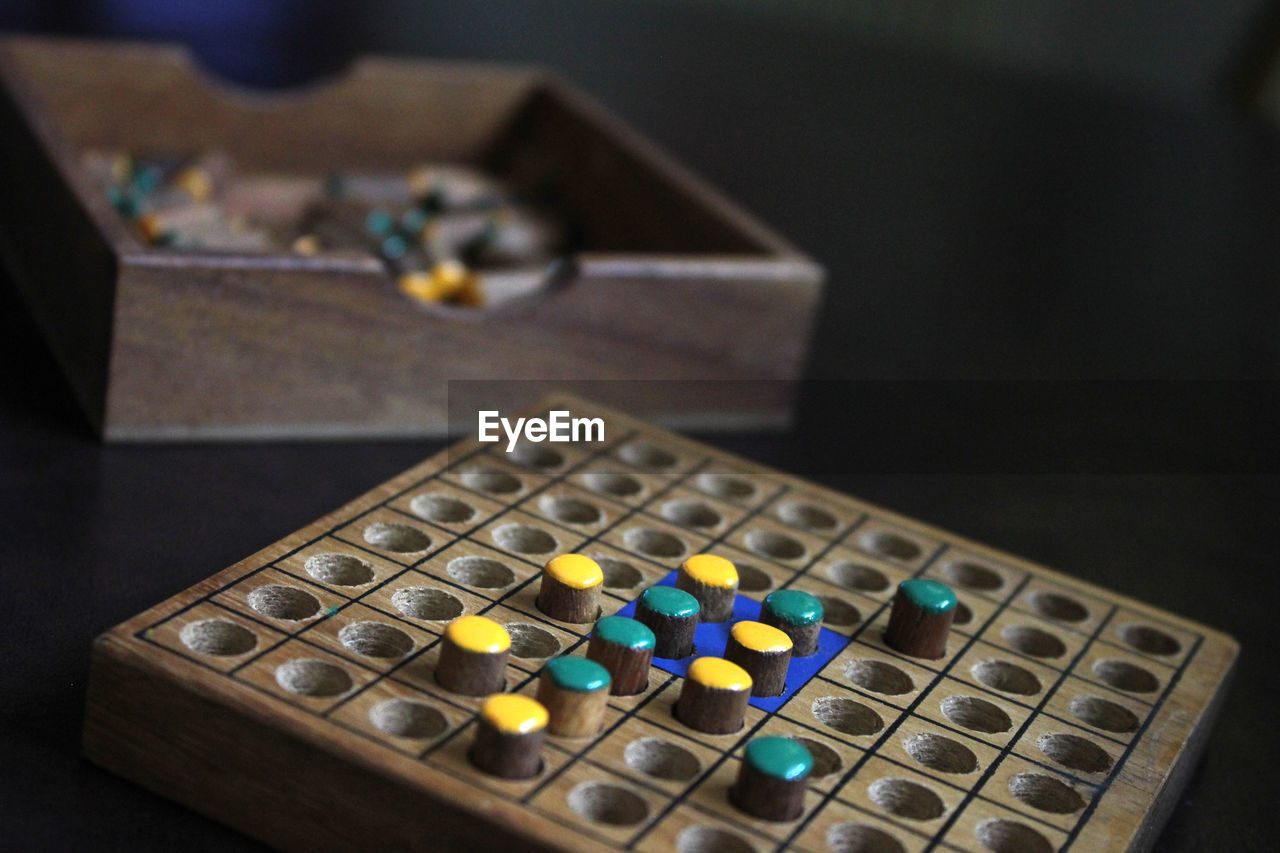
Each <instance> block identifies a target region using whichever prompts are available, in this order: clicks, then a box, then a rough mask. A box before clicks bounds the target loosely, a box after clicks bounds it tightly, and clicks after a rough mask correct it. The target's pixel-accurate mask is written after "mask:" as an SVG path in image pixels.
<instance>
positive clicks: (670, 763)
mask: <svg viewBox="0 0 1280 853" xmlns="http://www.w3.org/2000/svg"><path fill="white" fill-rule="evenodd" d="M622 757H623V760H624V761H626V762H627V766H628V767H630V768H631V769H632V770H639V771H640V772H641V773H644V774H645V775H648V776H652V777H654V778H655V779H669V780H671V781H673V782H687V781H689V780H690V779H692V778H693V777H695V776H697V775H698V774H699V773H701V772H702V762H701V761H699V760H698V756H696V755H694V754H693V753H692V752H690V751H689V750H687V749H685V748H684V747H682V746H678V745H676V744H674V743H672V742H671V741H668V740H663V739H662V738H656V737H645V738H639V739H638V740H633V741H631V743H629V744H627V746H626V749H624V750H623V751H622Z"/></svg>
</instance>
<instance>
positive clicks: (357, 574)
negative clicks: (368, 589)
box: [302, 554, 373, 586]
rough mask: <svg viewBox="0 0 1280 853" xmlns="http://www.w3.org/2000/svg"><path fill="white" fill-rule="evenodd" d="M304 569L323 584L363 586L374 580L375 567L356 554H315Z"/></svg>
mask: <svg viewBox="0 0 1280 853" xmlns="http://www.w3.org/2000/svg"><path fill="white" fill-rule="evenodd" d="M302 568H303V569H305V570H306V572H307V574H309V575H311V577H313V578H315V579H316V580H318V581H320V582H321V583H330V584H333V585H334V586H363V585H364V584H367V583H369V582H370V581H372V580H373V566H371V565H370V564H369V563H367V562H366V561H364V560H362V559H360V558H359V557H357V556H355V555H354V554H313V555H312V556H310V557H308V558H307V560H306V562H305V563H303V564H302Z"/></svg>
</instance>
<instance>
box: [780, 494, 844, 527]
mask: <svg viewBox="0 0 1280 853" xmlns="http://www.w3.org/2000/svg"><path fill="white" fill-rule="evenodd" d="M777 516H778V518H779V519H781V520H782V521H784V522H786V523H787V524H790V525H791V526H792V527H799V528H800V529H802V530H814V531H819V532H822V531H829V530H834V529H835V527H836V525H837V524H838V523H839V522H838V521H837V520H836V517H835V516H834V515H832V514H831V513H829V512H827V511H826V510H825V509H823V508H822V507H819V506H814V505H813V504H809V503H803V502H801V501H787V502H786V503H784V504H779V505H778V509H777Z"/></svg>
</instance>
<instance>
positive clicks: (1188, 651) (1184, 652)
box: [139, 458, 1203, 848]
mask: <svg viewBox="0 0 1280 853" xmlns="http://www.w3.org/2000/svg"><path fill="white" fill-rule="evenodd" d="M590 461H591V458H588V459H587V460H584V461H583V462H582V463H581V465H580V466H579V467H581V466H585V465H586V464H588V463H589V462H590ZM460 464H461V462H457V463H454V465H453V466H451V467H456V466H457V465H460ZM704 464H705V463H704ZM568 473H569V471H565V472H563V473H562V474H561V477H560V478H561V479H562V478H563V477H564V476H566V475H567V474H568ZM692 473H694V472H693V471H691V470H686V471H685V472H684V475H683V476H684V477H688V476H690V475H691V474H692ZM441 474H443V471H437V472H435V473H434V474H432V475H428V476H426V477H424V478H423V479H422V480H419V481H417V482H415V483H414V484H412V485H411V486H410V487H409V488H408V489H405V490H402V492H401V493H399V496H403V495H404V494H405V493H407V492H409V491H413V490H415V489H421V488H422V487H423V486H424V485H425V484H426V483H428V482H429V481H431V480H432V479H434V478H436V477H439V476H440V475H441ZM753 477H754V475H753ZM756 479H758V478H756ZM783 491H785V487H784V489H783ZM477 494H481V496H482V497H483V494H482V493H477ZM657 497H658V495H656V494H655V495H651V496H650V498H649V500H648V501H646V502H645V504H644V505H647V504H651V503H652V502H653V501H654V500H656V499H657ZM777 499H778V495H775V496H773V497H772V498H770V499H769V501H768V503H770V504H772V503H773V502H774V501H776V500H777ZM389 500H390V499H388V501H389ZM388 501H384V502H382V503H380V504H378V505H376V506H373V507H370V508H368V509H366V510H365V511H363V512H362V513H360V514H359V516H357V518H358V517H360V516H365V515H368V514H369V513H371V512H372V511H374V510H376V509H379V508H385V505H386V503H387V502H388ZM764 505H765V504H760V505H759V506H758V507H757V509H756V511H757V512H758V511H759V509H760V507H763V506H764ZM642 506H643V505H642ZM753 514H754V513H753ZM413 517H414V518H415V519H417V520H419V521H422V522H423V523H426V524H431V522H430V521H429V520H425V519H419V518H418V517H417V516H413ZM867 517H869V516H864V518H863V519H860V520H859V522H857V523H855V525H854V526H857V524H858V523H861V521H863V520H865V518H867ZM744 520H745V518H744ZM339 526H341V525H339ZM335 530H336V528H335ZM332 532H333V531H328V533H330V534H332ZM847 533H848V532H847V531H846V536H847ZM321 535H322V536H323V535H324V534H321ZM459 538H462V537H459ZM314 541H315V540H311V542H309V543H306V544H312V543H313V542H314ZM837 541H838V540H833V541H832V542H831V543H829V544H828V546H827V547H825V548H823V549H822V553H823V554H825V553H826V551H828V550H829V549H830V547H833V546H834V545H835V544H836V542H837ZM350 544H352V545H354V547H357V548H360V549H361V550H363V551H367V552H369V553H372V554H374V555H375V556H381V555H380V554H379V553H378V552H376V551H371V550H370V549H367V548H363V546H361V545H359V544H356V543H350ZM433 544H434V543H433ZM447 544H448V542H446V543H445V545H442V548H443V547H447ZM286 556H287V555H286ZM821 556H822V554H818V555H815V556H814V557H813V559H812V560H809V561H808V564H807V565H806V566H805V567H803V568H801V569H800V570H797V571H796V572H795V573H794V574H793V575H792V577H790V578H787V579H786V581H785V582H784V583H783V584H781V585H780V588H782V587H785V586H789V585H790V584H792V583H793V582H794V581H795V580H796V579H798V578H800V577H806V576H809V575H808V572H809V570H810V569H811V568H813V566H814V565H815V564H816V562H817V561H818V560H819V559H820V558H821ZM936 556H937V554H935V555H934V557H935V558H936ZM280 559H283V558H277V560H276V562H279V560H280ZM425 559H426V558H425V557H424V558H423V560H425ZM932 559H933V558H931V559H930V560H929V561H927V562H926V563H925V564H924V566H922V568H921V570H923V568H925V567H927V566H929V565H930V564H931V563H932ZM271 566H272V564H270V563H269V564H264V565H263V566H260V567H259V568H258V569H255V570H252V571H250V572H247V573H245V574H243V575H241V576H239V577H238V578H236V579H235V580H234V581H232V582H230V583H228V584H226V585H224V587H221V588H219V589H217V590H214V591H212V592H210V593H208V594H206V595H205V596H203V597H201V598H200V599H197V600H196V601H193V602H191V603H189V604H188V605H186V606H185V607H183V608H182V609H181V610H179V611H177V612H175V613H172V614H168V615H167V616H166V617H165V618H164V619H163V620H161V621H160V622H157V623H156V624H155V625H152V626H149V627H148V628H146V629H143V630H142V631H140V632H139V638H140V639H143V640H144V641H147V642H152V643H153V644H154V640H153V639H152V638H151V637H150V636H148V635H147V632H148V631H150V630H152V629H154V628H155V627H158V626H159V625H160V624H162V623H163V622H165V621H171V620H174V619H176V618H178V617H179V616H181V615H182V614H183V613H184V612H186V611H188V610H191V609H192V608H193V607H195V606H197V605H200V604H211V605H212V606H215V607H219V606H221V605H219V604H218V603H216V602H213V601H212V600H211V599H212V598H213V597H214V595H216V594H217V593H218V592H221V591H223V590H225V589H226V588H227V587H229V586H231V585H234V584H237V583H241V582H243V581H245V580H247V579H248V578H249V577H251V576H253V575H256V574H258V573H259V572H261V571H263V570H264V569H267V568H270V567H271ZM407 571H408V568H407V567H406V569H405V571H402V572H400V573H398V574H396V575H393V576H391V577H387V578H385V579H383V580H382V581H381V582H380V583H379V584H378V586H382V585H385V584H387V583H390V582H391V581H392V580H394V579H395V578H398V577H400V576H401V575H403V574H404V573H405V572H407ZM285 574H288V575H290V576H291V577H295V578H296V579H297V580H298V581H300V582H303V583H309V582H310V583H312V584H313V585H314V582H313V581H308V579H306V578H302V577H298V576H297V575H294V574H293V573H290V572H285ZM430 577H431V578H432V579H433V580H435V581H442V582H445V583H448V579H445V578H438V577H436V576H434V575H431V576H430ZM818 580H823V579H822V578H818ZM833 586H836V588H837V589H840V590H842V592H844V593H853V594H857V592H856V591H853V590H849V589H847V588H845V587H841V586H838V585H834V584H833ZM326 588H327V587H326ZM462 589H464V590H466V589H467V588H465V587H462ZM1073 592H1074V591H1073ZM344 606H345V605H344ZM884 606H885V605H884V604H881V605H880V609H881V610H883V608H884ZM1114 609H1115V608H1114V606H1113V610H1114ZM232 612H234V613H235V616H236V617H239V618H245V619H248V620H250V621H251V622H255V623H257V624H258V625H259V626H261V627H265V628H267V629H269V630H279V628H278V626H275V625H271V624H269V623H268V622H266V621H264V620H261V619H257V618H255V617H254V616H250V615H248V614H244V613H241V612H239V611H232ZM1025 612H1027V613H1028V614H1029V615H1032V616H1038V615H1039V614H1035V613H1032V612H1031V611H1029V610H1028V611H1025ZM387 615H388V616H391V617H392V618H393V619H399V617H398V616H396V615H395V614H387ZM530 615H532V614H530ZM1111 615H1113V614H1108V619H1109V618H1110V616H1111ZM1137 615H1138V616H1139V621H1141V622H1144V623H1147V624H1161V622H1162V620H1159V619H1156V618H1153V617H1151V616H1149V615H1148V614H1145V613H1139V614H1137ZM534 618H537V617H536V616H535V617H534ZM874 619H875V615H873V616H871V617H869V618H867V619H864V620H863V622H862V624H861V625H860V627H859V629H858V630H859V631H861V630H863V629H864V628H865V627H866V626H867V625H869V624H871V623H872V622H873V621H874ZM401 621H403V620H401ZM988 621H990V620H988ZM409 624H414V623H409ZM1103 624H1105V622H1104V623H1100V624H1099V625H1098V627H1097V628H1096V629H1095V631H1094V636H1093V637H1092V638H1091V640H1090V643H1092V642H1093V641H1094V640H1096V639H1097V633H1098V632H1099V631H1100V630H1101V628H1102V625H1103ZM1055 625H1057V623H1055ZM310 627H311V626H310V625H307V626H304V627H303V628H301V629H300V630H299V631H298V634H303V633H305V632H306V631H307V630H308V629H309V628H310ZM1058 627H1062V628H1066V629H1067V630H1073V629H1072V628H1071V626H1067V625H1058ZM1162 627H1171V626H1167V625H1162ZM985 628H986V625H984V626H983V628H982V629H979V631H978V633H977V634H975V638H976V637H977V636H978V635H980V634H981V633H982V631H983V630H985ZM1174 630H1175V631H1177V632H1178V633H1180V634H1182V635H1184V636H1185V635H1186V633H1187V632H1186V631H1185V630H1183V629H1180V628H1175V629H1174ZM856 636H857V634H856V633H855V637H856ZM289 639H290V637H289V636H285V637H284V638H283V639H282V640H281V641H280V642H279V643H276V644H275V645H274V646H272V647H271V648H268V649H266V650H264V651H263V652H262V653H261V654H259V655H258V656H257V657H259V658H261V657H265V656H266V655H267V654H268V653H270V651H271V650H272V649H273V648H275V647H278V646H282V645H283V644H284V643H286V642H288V641H289ZM302 642H303V643H305V644H306V645H308V646H310V645H312V644H311V643H310V642H309V641H307V640H306V639H302ZM580 642H581V641H580ZM970 642H971V643H972V639H971V640H970ZM983 642H985V641H983ZM1102 642H1103V643H1105V644H1106V645H1114V644H1112V643H1110V642H1108V641H1105V640H1104V641H1102ZM1202 642H1203V637H1202V636H1201V635H1199V634H1196V635H1195V639H1194V640H1193V642H1192V644H1191V646H1190V648H1188V646H1187V644H1186V643H1185V642H1183V643H1182V648H1181V652H1180V654H1181V656H1182V660H1181V662H1180V664H1179V665H1178V666H1177V667H1176V671H1175V672H1174V675H1173V676H1172V677H1171V678H1169V679H1167V680H1165V681H1164V682H1163V683H1162V687H1163V690H1162V691H1161V695H1160V697H1159V699H1158V700H1157V708H1153V710H1152V712H1151V713H1150V714H1148V716H1147V717H1146V719H1145V720H1143V722H1142V724H1141V727H1140V729H1139V732H1138V733H1136V734H1135V735H1134V737H1133V738H1132V739H1131V741H1130V743H1129V745H1128V746H1127V747H1125V750H1124V752H1123V754H1122V755H1121V757H1120V758H1118V759H1117V760H1116V761H1115V763H1114V765H1113V767H1112V769H1111V772H1110V774H1109V776H1108V779H1109V778H1111V776H1112V775H1114V774H1115V773H1117V772H1119V770H1120V768H1121V767H1122V766H1123V764H1124V761H1125V760H1126V759H1127V757H1128V755H1129V754H1130V753H1131V752H1132V749H1133V746H1134V745H1135V744H1136V743H1137V742H1138V741H1139V740H1140V736H1141V733H1142V731H1144V730H1145V728H1146V727H1147V726H1148V725H1149V724H1150V722H1151V719H1152V717H1153V716H1154V714H1155V711H1156V710H1157V709H1158V706H1159V705H1160V704H1162V703H1163V701H1164V699H1165V698H1167V696H1168V695H1169V693H1170V692H1171V691H1172V690H1173V688H1174V687H1175V686H1176V683H1177V681H1178V679H1179V678H1180V676H1181V674H1182V672H1183V671H1184V670H1185V668H1186V666H1187V665H1188V664H1189V663H1190V661H1191V660H1192V658H1193V657H1194V655H1195V653H1196V652H1197V651H1198V650H1199V647H1200V645H1201V643H1202ZM161 647H163V648H166V650H168V651H173V652H174V653H177V654H179V655H181V656H183V657H185V658H187V659H189V660H192V661H194V662H196V663H197V664H198V665H201V666H205V667H207V666H208V663H207V662H206V661H204V660H200V659H197V658H194V657H192V656H191V655H188V654H185V653H183V652H180V651H177V650H176V649H170V648H168V647H166V646H161ZM575 647H576V644H575ZM1117 648H1122V649H1128V650H1129V651H1130V652H1131V653H1132V654H1136V655H1142V654H1143V653H1142V652H1141V651H1140V650H1133V649H1129V647H1127V646H1125V647H1119V646H1117ZM1003 650H1004V649H1003V648H1002V651H1003ZM424 651H425V648H424V649H419V650H417V651H416V652H415V653H414V654H413V655H411V656H409V657H416V656H417V655H420V654H422V653H423V652H424ZM565 651H566V652H567V651H571V649H569V650H565ZM1010 653H1012V654H1016V652H1012V651H1011V652H1010ZM1147 657H1151V656H1150V655H1147ZM1155 660H1156V661H1157V662H1159V661H1160V659H1159V658H1155ZM378 680H380V679H374V681H378ZM531 680H532V679H527V680H526V682H525V683H526V684H528V683H529V682H530V681H531ZM672 680H675V677H674V676H673V677H672ZM840 686H841V687H843V688H845V689H856V688H851V687H850V686H849V685H846V684H841V685H840ZM1098 687H1099V688H1100V689H1102V690H1110V689H1111V688H1110V687H1109V686H1108V685H1098ZM517 689H518V688H517ZM359 692H360V691H358V690H357V691H355V693H359ZM1046 694H1048V691H1046ZM354 695H355V694H354V693H353V694H352V695H351V696H347V697H344V698H343V700H342V701H343V703H345V702H347V701H349V700H350V699H352V698H354ZM997 695H1000V694H997ZM1123 695H1125V696H1126V697H1127V698H1133V697H1131V696H1129V695H1128V694H1123ZM433 698H436V697H434V696H433ZM1000 698H1002V699H1006V700H1007V697H1004V696H1003V695H1000ZM1046 698H1048V697H1047V695H1046ZM445 701H447V700H445ZM634 711H635V709H633V710H632V712H630V713H629V714H628V715H626V716H624V717H623V718H621V720H620V721H619V722H621V721H625V720H626V719H628V718H630V717H631V716H634ZM1029 720H1030V718H1029V719H1028V722H1029ZM331 721H332V720H331ZM332 722H335V724H339V725H340V724H341V723H338V722H337V721H332ZM1064 722H1065V721H1064ZM465 726H466V723H464V724H463V725H462V726H460V727H458V730H460V729H461V728H465ZM804 727H805V728H809V729H812V730H813V731H814V732H815V733H818V734H821V735H823V736H826V737H831V736H832V732H829V731H823V730H819V729H817V728H815V727H812V726H804ZM890 728H896V726H891V727H890ZM357 733H361V734H366V733H363V732H357ZM673 733H675V734H679V732H678V731H675V730H673ZM957 733H958V734H961V735H964V734H965V733H964V732H961V731H958V730H957ZM1090 734H1091V735H1094V734H1096V733H1094V732H1093V731H1092V730H1090ZM887 735H888V732H886V736H887ZM367 736H368V735H367V734H366V737H367ZM749 736H750V733H747V735H745V736H744V737H743V738H742V739H741V740H745V739H746V737H749ZM1102 736H1103V737H1105V735H1102ZM602 737H603V736H602ZM593 742H594V741H593ZM384 745H386V744H385V742H384ZM875 749H876V747H873V748H872V749H871V750H869V751H868V754H870V753H871V752H874V751H875ZM427 751H428V752H429V751H430V750H429V749H428V750H427ZM1024 758H1025V757H1024ZM1032 763H1038V762H1034V761H1033V762H1032ZM997 764H998V762H997ZM994 766H995V764H993V768H994ZM1041 766H1044V767H1046V769H1049V770H1052V771H1053V772H1055V773H1058V774H1063V772H1064V771H1063V769H1062V768H1059V767H1050V766H1048V765H1041ZM1068 775H1069V774H1068ZM1081 781H1084V780H1081ZM694 784H697V782H695V783H694ZM979 787H980V786H975V788H974V792H973V795H972V796H971V797H967V798H966V803H967V801H968V800H970V799H972V798H973V797H977V798H979V799H985V797H983V796H982V795H981V794H978V793H977V791H978V790H979ZM1097 790H1098V796H1097V797H1095V798H1094V799H1092V800H1091V801H1090V803H1089V806H1088V807H1087V808H1086V810H1085V814H1084V815H1082V816H1081V818H1080V820H1079V821H1077V823H1076V825H1075V828H1074V830H1073V831H1072V832H1071V833H1070V836H1069V839H1068V842H1067V843H1068V845H1069V844H1070V842H1071V839H1074V838H1075V837H1076V836H1077V835H1078V833H1079V831H1080V829H1081V827H1082V826H1083V825H1084V824H1085V823H1086V822H1087V819H1088V816H1089V815H1090V814H1092V811H1093V810H1094V808H1096V805H1097V802H1098V799H1100V796H1101V794H1102V793H1103V792H1104V791H1105V782H1104V783H1103V784H1100V785H1098V787H1097ZM677 804H678V803H677ZM963 808H964V804H962V805H961V806H960V807H958V808H957V809H956V810H955V812H954V813H953V814H952V815H951V817H950V819H949V821H948V823H949V824H954V823H955V821H956V819H957V818H958V816H959V814H960V812H962V811H963ZM821 809H822V805H819V807H818V808H815V809H812V810H811V811H810V815H809V819H812V817H813V815H814V814H816V813H817V812H819V811H821ZM671 810H672V807H671V806H669V807H668V808H667V809H665V810H664V812H663V814H666V813H669V812H670V811H671ZM880 817H881V818H883V817H884V816H883V815H880ZM1027 817H1029V818H1031V819H1033V820H1034V819H1035V816H1034V815H1027ZM660 819H661V815H659V816H658V817H657V818H655V819H654V821H653V822H652V824H650V827H652V826H653V825H656V824H657V823H658V822H659V820H660ZM561 822H562V823H563V821H561ZM807 822H808V819H806V821H805V823H807ZM567 825H570V826H572V827H573V828H574V829H575V831H579V832H585V831H586V830H585V828H584V826H582V825H579V824H576V823H574V824H567ZM802 828H803V827H798V828H797V830H796V831H794V832H792V833H791V834H790V835H789V836H788V839H787V840H794V838H795V836H796V835H797V834H798V833H799V831H800V830H801V829H802ZM647 831H648V830H647V829H646V830H643V831H641V833H640V834H639V835H638V836H637V838H636V839H635V840H634V841H633V842H632V843H631V844H629V845H628V846H634V844H635V843H637V842H638V841H639V840H640V838H641V837H642V836H643V835H644V834H645V833H646V832H647ZM908 831H911V830H908ZM587 834H591V833H590V832H587ZM917 834H919V833H917ZM786 843H787V841H786V840H784V842H783V845H782V846H785V845H786ZM936 843H937V841H936V839H935V844H936ZM933 846H934V845H930V847H931V848H932V847H933ZM941 846H944V847H945V846H947V844H946V843H945V842H943V843H942V845H941Z"/></svg>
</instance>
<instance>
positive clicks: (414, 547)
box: [364, 521, 431, 554]
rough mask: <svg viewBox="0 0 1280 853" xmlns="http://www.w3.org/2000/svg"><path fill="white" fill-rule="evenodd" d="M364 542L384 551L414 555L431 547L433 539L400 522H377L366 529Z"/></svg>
mask: <svg viewBox="0 0 1280 853" xmlns="http://www.w3.org/2000/svg"><path fill="white" fill-rule="evenodd" d="M364 541H366V542H368V543H369V544H370V545H372V546H373V547H375V548H381V549H383V550H384V551H395V552H397V553H400V554H413V553H416V552H418V551H425V550H427V549H428V548H430V547H431V537H430V536H428V535H427V534H425V533H423V532H422V531H421V530H419V529H418V528H416V527H412V526H410V525H408V524H401V523H400V522H398V521H393V522H386V521H375V522H374V523H373V524H370V525H369V526H368V527H366V528H365V529H364Z"/></svg>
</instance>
